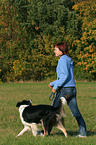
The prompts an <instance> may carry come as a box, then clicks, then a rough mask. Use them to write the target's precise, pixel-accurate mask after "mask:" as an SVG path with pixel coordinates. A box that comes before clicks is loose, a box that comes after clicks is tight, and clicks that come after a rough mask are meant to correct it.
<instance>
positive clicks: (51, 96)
mask: <svg viewBox="0 0 96 145" xmlns="http://www.w3.org/2000/svg"><path fill="white" fill-rule="evenodd" d="M54 98H55V93H53V92H52V93H51V95H50V97H49V100H50V101H52V100H53V99H54Z"/></svg>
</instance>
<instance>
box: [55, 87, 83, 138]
mask: <svg viewBox="0 0 96 145" xmlns="http://www.w3.org/2000/svg"><path fill="white" fill-rule="evenodd" d="M61 97H64V98H65V99H66V101H67V104H68V106H69V108H70V111H71V113H72V115H73V116H74V117H75V118H76V120H77V123H78V125H79V134H82V135H84V136H86V124H85V121H84V119H83V117H82V115H81V113H80V111H79V109H78V106H77V100H76V88H75V87H68V88H60V89H59V90H58V91H57V94H56V98H55V99H54V101H53V104H52V106H54V107H57V106H58V105H59V101H60V98H61Z"/></svg>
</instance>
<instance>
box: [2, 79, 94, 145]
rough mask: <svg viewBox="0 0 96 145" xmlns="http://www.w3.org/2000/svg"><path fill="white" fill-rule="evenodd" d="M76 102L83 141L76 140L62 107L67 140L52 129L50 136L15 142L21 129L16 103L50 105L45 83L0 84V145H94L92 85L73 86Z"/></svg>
mask: <svg viewBox="0 0 96 145" xmlns="http://www.w3.org/2000/svg"><path fill="white" fill-rule="evenodd" d="M76 88H77V101H78V106H79V109H80V112H81V114H82V115H83V117H84V120H85V122H86V125H87V135H88V137H87V138H84V139H82V138H76V137H74V135H77V134H78V129H79V128H78V125H77V123H76V120H75V118H74V117H72V115H71V113H70V110H69V108H68V106H67V105H65V114H66V115H67V117H66V118H65V126H66V127H65V128H66V129H67V133H68V138H65V137H64V135H63V133H62V132H61V131H59V130H58V129H56V128H54V129H53V130H52V132H51V135H50V136H45V137H40V136H37V137H34V136H33V135H32V133H31V132H29V133H28V132H26V133H25V134H24V135H22V136H20V137H18V138H16V137H15V136H16V135H17V134H18V133H19V132H20V131H21V130H22V129H23V125H22V123H21V121H20V118H19V112H18V108H16V103H17V102H18V101H21V100H23V99H32V101H33V104H50V105H51V103H52V102H50V101H49V96H50V94H51V90H50V89H49V88H48V83H45V82H42V83H9V84H7V83H4V84H0V145H34V144H35V145H64V144H66V145H73V144H74V145H77V144H78V145H95V143H96V82H91V83H88V82H77V83H76Z"/></svg>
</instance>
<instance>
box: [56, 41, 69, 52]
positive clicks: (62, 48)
mask: <svg viewBox="0 0 96 145" xmlns="http://www.w3.org/2000/svg"><path fill="white" fill-rule="evenodd" d="M55 46H56V47H58V48H59V50H60V51H62V53H63V54H66V55H68V54H69V51H68V46H67V43H66V42H59V43H56V44H55Z"/></svg>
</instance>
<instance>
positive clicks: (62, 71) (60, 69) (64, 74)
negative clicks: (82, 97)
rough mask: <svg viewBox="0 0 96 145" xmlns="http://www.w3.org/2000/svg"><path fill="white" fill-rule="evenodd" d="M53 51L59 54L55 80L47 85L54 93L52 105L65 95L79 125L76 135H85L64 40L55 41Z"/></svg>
mask: <svg viewBox="0 0 96 145" xmlns="http://www.w3.org/2000/svg"><path fill="white" fill-rule="evenodd" d="M54 53H55V56H56V57H57V56H59V57H60V58H59V61H58V65H57V69H56V72H57V80H55V81H53V82H51V83H50V84H49V85H48V86H49V88H52V92H53V93H56V98H55V99H54V101H53V104H52V105H53V106H54V107H57V106H58V105H59V100H60V97H65V99H66V101H67V104H68V106H69V108H70V110H71V113H72V115H73V116H74V117H75V118H76V120H77V123H78V125H79V135H78V137H86V136H87V135H86V125H85V122H84V119H83V117H82V115H81V113H80V111H79V109H78V106H77V101H76V88H75V80H74V72H73V61H72V59H71V58H70V57H69V56H68V55H69V52H68V47H67V44H66V43H65V42H62V43H57V44H56V45H55V50H54Z"/></svg>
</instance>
